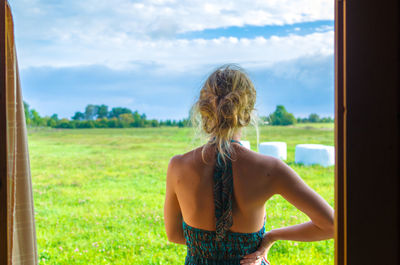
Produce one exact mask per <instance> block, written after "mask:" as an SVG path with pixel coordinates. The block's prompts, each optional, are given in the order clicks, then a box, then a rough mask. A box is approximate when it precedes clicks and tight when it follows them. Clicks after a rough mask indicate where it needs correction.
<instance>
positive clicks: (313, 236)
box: [164, 65, 334, 265]
mask: <svg viewBox="0 0 400 265" xmlns="http://www.w3.org/2000/svg"><path fill="white" fill-rule="evenodd" d="M255 100H256V91H255V89H254V86H253V84H252V82H251V81H250V79H249V78H248V77H247V75H246V74H245V73H244V72H243V71H242V70H241V69H240V68H238V67H234V66H232V65H227V66H223V67H220V68H219V69H217V70H216V71H215V72H213V73H212V74H211V75H210V76H209V78H208V79H207V80H206V82H205V84H204V86H203V87H202V89H201V91H200V96H199V99H198V101H197V102H196V103H195V105H194V108H193V110H194V111H195V113H194V114H198V116H199V117H200V123H201V126H202V129H203V130H204V132H205V133H206V134H208V136H209V141H208V143H206V144H205V145H203V146H201V147H199V148H196V149H194V150H192V151H190V152H188V153H185V154H183V155H176V156H174V157H173V158H172V159H171V161H170V163H169V166H168V171H167V184H166V197H165V205H164V220H165V228H166V232H167V237H168V240H169V241H171V242H174V243H178V244H186V245H187V256H186V259H185V264H186V265H202V264H208V265H211V264H215V265H216V264H218V265H223V264H229V265H233V264H269V262H268V260H267V254H268V251H269V249H270V248H271V246H272V245H273V244H274V242H276V241H277V240H296V241H318V240H324V239H330V238H332V237H333V234H334V222H333V220H334V212H333V209H332V207H330V205H329V204H328V203H327V202H326V201H325V200H324V199H323V198H322V197H321V196H319V195H318V194H317V193H316V192H315V191H313V190H312V189H311V188H310V187H308V186H307V185H306V184H305V183H304V181H303V180H302V179H301V178H300V177H299V176H298V174H297V173H296V172H295V171H294V170H292V169H291V168H290V167H289V166H288V165H286V164H285V163H284V162H282V161H281V160H280V159H277V158H274V157H271V156H266V155H262V154H259V153H256V152H253V151H251V150H248V149H246V148H244V147H243V146H241V144H240V137H241V128H243V127H245V126H247V125H248V124H249V123H250V121H251V120H252V115H253V110H254V104H255ZM275 194H280V195H281V196H283V197H284V198H285V199H286V200H287V201H289V202H290V203H292V204H293V205H294V206H295V207H297V208H298V209H299V210H300V211H302V212H304V213H305V214H307V215H308V216H309V217H310V219H311V221H309V222H306V223H303V224H299V225H293V226H288V227H284V228H279V229H273V230H271V231H268V232H265V203H266V201H267V200H268V199H270V198H271V197H272V196H273V195H275Z"/></svg>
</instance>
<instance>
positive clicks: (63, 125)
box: [56, 118, 74, 129]
mask: <svg viewBox="0 0 400 265" xmlns="http://www.w3.org/2000/svg"><path fill="white" fill-rule="evenodd" d="M56 127H57V128H63V129H72V128H74V124H73V123H72V122H70V121H69V120H68V119H65V118H64V119H61V120H59V121H58V123H57V126H56Z"/></svg>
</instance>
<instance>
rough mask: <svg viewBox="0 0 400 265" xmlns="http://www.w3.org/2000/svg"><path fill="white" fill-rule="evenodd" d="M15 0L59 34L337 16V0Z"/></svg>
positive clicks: (168, 32)
mask: <svg viewBox="0 0 400 265" xmlns="http://www.w3.org/2000/svg"><path fill="white" fill-rule="evenodd" d="M11 4H12V6H14V7H15V9H18V12H19V14H21V15H22V16H24V17H27V18H29V19H30V22H32V23H33V24H36V25H38V24H40V26H42V28H41V31H40V33H41V34H43V36H44V37H46V36H47V37H50V38H56V39H57V38H60V37H62V36H64V34H63V33H62V32H65V31H67V32H70V33H74V32H77V31H79V32H82V33H83V34H89V35H91V34H92V32H93V30H94V31H95V32H97V33H101V34H105V35H113V34H117V35H118V34H119V33H120V32H123V33H127V34H129V35H135V36H150V37H152V36H156V37H157V36H159V37H165V36H172V35H173V34H176V33H183V32H188V31H196V30H204V29H215V28H221V27H229V26H244V25H257V26H264V25H284V24H293V23H299V22H308V21H316V20H333V17H334V12H333V11H334V10H333V7H334V5H333V4H334V2H333V0H280V1H277V0H268V1H265V0H235V1H230V0H219V1H204V0H186V1H184V0H179V1H175V0H169V1H168V0H164V1H161V0H159V1H155V0H142V1H131V0H113V1H109V0H85V1H78V0H75V1H72V0H59V1H55V2H53V1H41V0H11ZM32 10H36V11H35V12H32ZM39 10H40V11H39ZM47 20H51V22H50V23H46V21H47ZM41 22H42V23H41ZM60 30H61V31H62V32H60ZM38 33H39V32H38Z"/></svg>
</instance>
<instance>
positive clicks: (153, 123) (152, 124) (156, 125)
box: [150, 120, 160, 127]
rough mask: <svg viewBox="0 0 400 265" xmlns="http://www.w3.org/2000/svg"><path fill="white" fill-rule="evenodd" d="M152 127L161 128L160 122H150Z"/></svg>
mask: <svg viewBox="0 0 400 265" xmlns="http://www.w3.org/2000/svg"><path fill="white" fill-rule="evenodd" d="M150 126H151V127H158V126H160V123H159V122H158V120H150Z"/></svg>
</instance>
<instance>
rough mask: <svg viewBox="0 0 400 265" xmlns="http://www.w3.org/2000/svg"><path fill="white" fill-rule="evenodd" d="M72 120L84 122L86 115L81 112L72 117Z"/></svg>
mask: <svg viewBox="0 0 400 265" xmlns="http://www.w3.org/2000/svg"><path fill="white" fill-rule="evenodd" d="M71 119H72V120H74V121H82V120H84V119H85V114H83V113H82V112H80V111H77V112H75V115H74V116H73V117H71Z"/></svg>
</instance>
